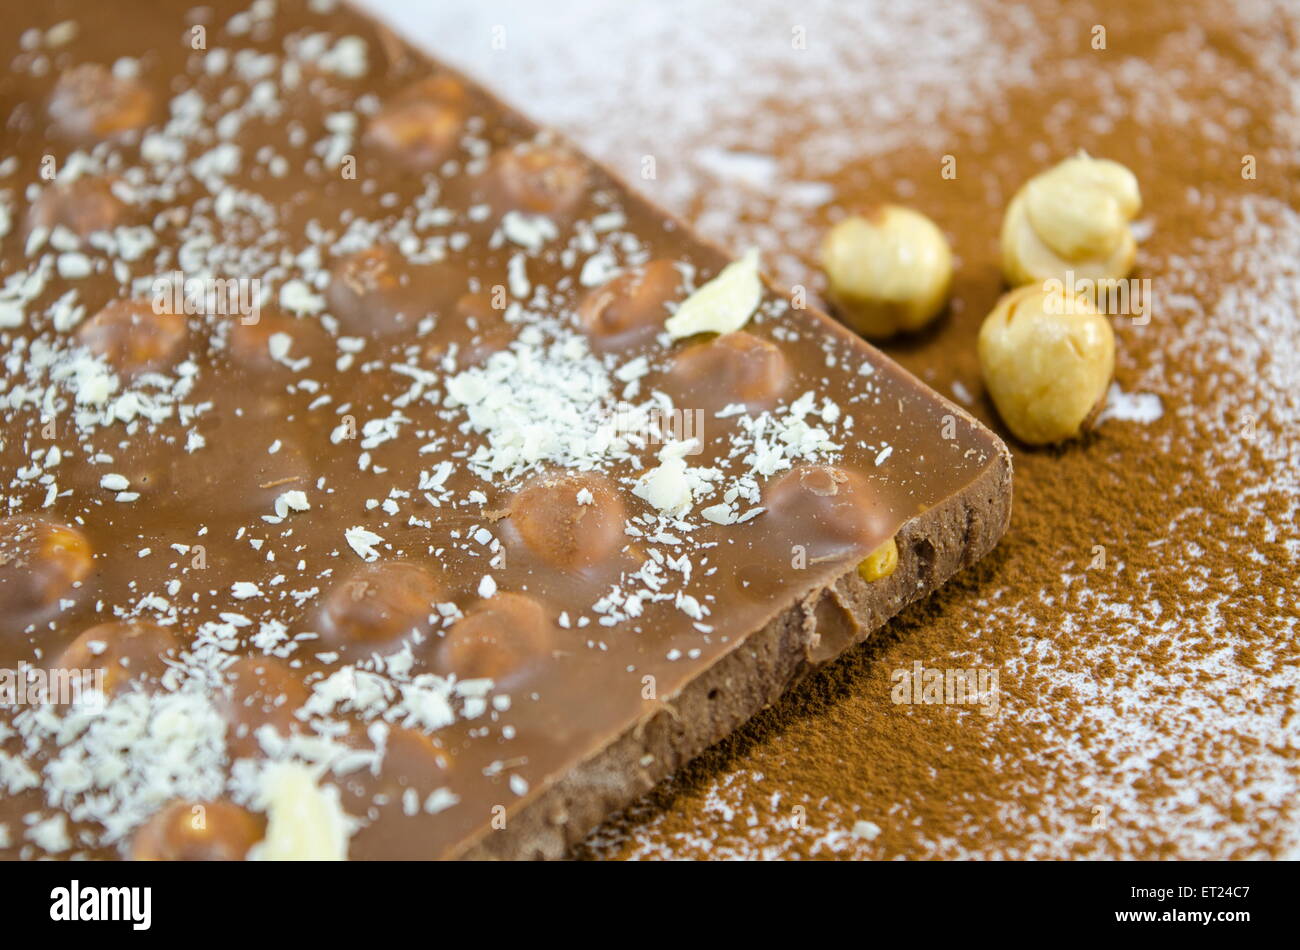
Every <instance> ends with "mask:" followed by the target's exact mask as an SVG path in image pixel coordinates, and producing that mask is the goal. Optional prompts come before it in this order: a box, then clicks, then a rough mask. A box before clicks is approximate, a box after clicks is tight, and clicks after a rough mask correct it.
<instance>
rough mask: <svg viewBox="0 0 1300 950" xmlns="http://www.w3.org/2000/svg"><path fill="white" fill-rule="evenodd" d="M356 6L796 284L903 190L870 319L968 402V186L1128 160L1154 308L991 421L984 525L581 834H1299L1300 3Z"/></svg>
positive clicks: (1004, 187)
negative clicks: (972, 700)
mask: <svg viewBox="0 0 1300 950" xmlns="http://www.w3.org/2000/svg"><path fill="white" fill-rule="evenodd" d="M371 6H372V7H373V8H374V9H376V10H378V11H379V12H380V13H381V14H383V15H385V16H387V17H388V18H390V19H391V20H393V21H395V22H397V23H399V24H401V25H402V26H403V28H404V30H405V31H406V32H408V33H410V34H412V35H414V36H415V37H416V38H417V39H423V40H425V41H426V42H427V43H428V45H430V46H431V47H432V48H433V49H434V51H435V52H437V53H439V54H441V55H443V56H445V57H447V58H449V59H451V60H452V61H454V62H458V63H459V64H461V65H462V66H464V67H466V68H468V69H469V70H470V71H471V72H473V73H475V74H476V75H478V76H479V77H480V78H482V79H484V80H485V81H486V82H487V83H488V84H489V85H491V86H494V87H495V88H496V89H497V90H498V91H500V92H502V93H503V94H504V95H505V96H506V97H507V98H509V99H512V100H513V101H514V102H516V103H518V104H520V105H521V106H523V107H525V108H526V109H527V110H528V111H529V112H530V113H532V114H533V115H534V116H535V117H537V118H539V119H541V120H543V121H549V122H551V123H553V124H555V125H556V126H558V127H559V128H561V129H562V130H563V131H565V132H567V133H568V134H570V135H572V136H573V137H574V138H575V139H576V140H577V141H578V142H579V143H580V144H581V145H583V146H584V147H585V148H587V149H589V150H590V151H592V152H593V153H594V154H596V156H597V157H599V158H602V159H603V160H604V161H606V162H607V163H608V164H609V165H610V166H611V167H613V168H614V169H615V170H617V171H619V172H621V173H622V174H624V175H625V176H627V177H628V178H629V180H632V181H633V182H634V183H635V184H636V185H637V186H638V187H639V188H641V189H642V190H643V191H644V192H645V193H647V194H648V195H650V196H651V197H652V198H655V199H656V200H659V201H661V202H662V203H663V204H665V205H666V206H668V207H669V208H670V209H672V210H674V211H677V212H679V213H682V214H684V215H685V216H686V217H687V218H688V219H689V220H691V221H692V222H693V223H694V224H695V225H696V226H697V227H698V228H699V229H700V230H701V231H702V232H703V233H704V234H705V235H706V236H707V237H710V238H712V239H714V240H716V241H718V242H720V243H722V244H723V245H724V246H726V247H728V248H730V249H732V250H733V251H735V252H736V253H739V252H740V251H741V250H743V249H744V248H746V247H748V246H751V245H755V244H756V245H758V246H760V247H761V248H763V250H764V253H765V260H766V263H767V266H768V268H769V269H770V270H771V271H773V272H774V273H775V274H776V275H777V276H779V278H780V279H781V280H783V281H784V282H786V283H787V284H791V285H795V284H799V285H806V286H808V287H809V288H810V289H811V290H812V292H813V297H814V299H815V298H816V290H817V288H818V286H819V283H818V282H819V275H818V273H817V270H816V265H815V253H816V245H817V241H818V239H819V237H820V235H821V233H822V232H823V231H824V230H825V228H826V227H827V225H828V224H829V223H831V222H833V221H834V220H836V219H837V218H838V217H839V216H841V215H843V214H844V213H846V212H848V211H850V210H857V209H860V208H862V207H864V206H869V205H870V204H872V203H874V202H878V201H896V202H899V203H903V204H908V205H910V206H912V207H915V208H917V209H918V210H921V211H923V212H925V213H926V214H928V215H930V216H931V217H932V218H933V219H934V220H935V221H936V222H937V223H938V224H939V226H940V227H941V228H942V229H943V230H944V231H945V232H946V233H947V234H948V236H949V238H950V240H951V241H952V242H953V248H954V251H955V253H956V255H957V259H958V260H957V276H956V282H955V285H954V291H953V303H952V307H951V312H950V314H949V315H948V316H947V317H945V318H942V319H941V320H940V321H939V322H938V324H937V325H936V326H935V327H933V328H932V329H931V330H929V331H927V332H926V333H924V334H922V335H920V336H919V337H916V338H913V339H909V340H905V341H903V342H897V343H893V344H890V345H887V346H885V347H884V349H885V350H886V351H887V352H888V353H890V355H892V356H893V357H894V358H895V359H897V360H899V361H900V362H901V363H902V364H903V365H904V366H906V367H908V368H909V369H910V370H912V371H913V372H914V373H916V374H917V375H918V376H920V377H921V378H922V379H924V380H926V381H927V382H928V383H930V384H931V385H932V386H934V387H935V388H936V389H938V390H939V391H940V392H942V393H944V394H945V395H948V396H949V397H950V398H953V399H954V400H955V401H957V402H960V403H962V404H964V405H966V406H967V407H968V408H969V409H970V410H971V411H972V412H973V413H974V414H975V415H976V416H978V417H979V418H980V419H982V420H983V421H985V422H988V423H990V424H992V425H994V426H995V427H996V428H997V429H998V430H999V431H1003V432H1004V431H1005V430H1003V429H1002V428H1001V426H1000V423H999V422H998V420H997V418H996V415H995V413H994V412H993V409H992V406H991V405H990V403H989V402H988V400H987V399H986V397H985V396H984V393H983V387H982V383H981V380H980V375H979V370H978V365H977V362H976V356H975V337H976V333H977V331H978V328H979V324H980V321H981V320H982V318H983V317H984V315H985V314H986V313H987V312H988V311H989V309H990V308H991V307H992V305H993V303H994V301H995V300H996V299H997V297H998V296H999V294H1000V293H1001V291H1002V289H1003V288H1002V285H1001V278H1000V274H999V269H998V263H997V249H998V248H997V236H998V228H999V226H1000V223H1001V213H1002V209H1003V208H1004V207H1005V204H1006V202H1007V201H1008V200H1009V199H1010V197H1011V195H1012V194H1013V193H1014V191H1015V189H1016V188H1017V187H1019V185H1020V184H1021V183H1022V182H1023V181H1024V180H1026V179H1027V178H1028V177H1029V176H1030V175H1032V174H1034V173H1035V172H1037V171H1039V170H1041V169H1043V168H1045V167H1047V166H1048V165H1050V164H1051V163H1053V162H1055V161H1058V160H1059V159H1061V158H1063V157H1065V156H1067V155H1069V154H1071V153H1073V152H1074V151H1075V150H1077V149H1079V148H1084V149H1087V150H1088V151H1089V152H1090V153H1091V154H1093V155H1096V156H1100V157H1106V158H1112V159H1116V160H1118V161H1120V162H1123V163H1124V164H1126V165H1128V166H1129V167H1130V168H1131V169H1132V170H1133V171H1134V172H1135V173H1136V174H1137V176H1138V178H1139V180H1140V182H1141V186H1142V193H1143V199H1144V208H1143V212H1142V214H1141V216H1140V219H1139V222H1138V232H1139V237H1140V238H1141V243H1140V250H1139V257H1138V270H1137V272H1136V273H1135V274H1134V276H1135V277H1137V278H1149V279H1150V281H1151V284H1150V289H1151V291H1152V294H1153V307H1152V313H1151V317H1150V321H1149V322H1148V323H1146V324H1145V325H1135V322H1134V321H1133V320H1132V319H1130V318H1129V317H1126V316H1116V317H1114V318H1113V324H1114V326H1115V330H1116V335H1117V344H1118V358H1117V368H1116V383H1117V387H1118V388H1117V389H1114V390H1112V397H1111V400H1110V402H1109V404H1108V406H1107V408H1106V409H1105V411H1104V412H1103V414H1102V419H1101V421H1100V424H1099V426H1098V428H1097V429H1096V431H1095V432H1093V433H1092V434H1091V435H1089V436H1088V437H1087V438H1085V439H1083V440H1082V441H1079V442H1076V443H1073V444H1070V445H1067V446H1065V447H1062V448H1059V449H1049V450H1028V449H1025V448H1023V447H1021V446H1015V445H1013V450H1014V452H1015V462H1016V499H1015V508H1014V513H1013V518H1012V525H1011V528H1010V530H1009V531H1008V533H1007V535H1006V537H1005V538H1004V540H1003V541H1002V542H1001V544H1000V545H999V547H998V548H997V549H996V550H995V551H994V553H993V554H992V555H990V556H989V557H988V558H986V559H985V560H984V561H983V562H981V563H980V564H978V565H977V566H975V567H974V568H973V569H971V570H969V571H967V572H966V573H965V574H963V575H961V576H959V577H958V578H957V579H956V580H955V581H954V582H952V583H950V584H949V585H948V586H947V587H946V588H945V589H943V590H942V591H941V592H940V593H939V594H937V595H935V596H933V597H931V598H930V599H929V600H928V601H926V602H924V603H922V604H919V605H917V606H916V607H913V608H912V609H910V610H908V611H907V612H906V613H904V614H903V615H902V616H900V617H898V618H897V619H896V620H895V621H893V622H892V623H891V624H890V625H889V626H888V627H887V628H885V630H884V631H883V632H882V633H881V634H880V635H879V636H877V637H876V638H875V639H874V640H873V641H872V643H871V644H869V645H868V646H867V647H865V648H862V649H860V650H857V651H853V652H852V653H851V654H850V655H848V656H847V657H845V658H844V659H842V660H841V661H839V662H838V663H836V664H835V665H834V666H832V667H831V668H830V669H829V670H828V671H826V672H825V673H823V674H820V675H818V676H816V677H814V678H813V679H811V680H810V681H808V682H806V683H805V684H803V685H802V686H801V687H800V688H798V689H797V690H795V691H794V692H793V693H792V694H791V695H789V696H787V697H786V699H785V700H783V701H782V702H781V703H780V704H779V705H778V706H776V707H775V708H773V709H770V710H768V711H767V712H766V713H764V714H762V715H760V716H759V717H758V718H757V719H756V720H754V721H753V722H751V723H750V724H749V725H748V726H747V727H746V728H744V729H742V730H741V731H740V732H739V733H737V734H736V735H734V736H733V737H732V738H731V739H729V740H728V741H726V742H724V743H722V744H721V745H720V746H719V747H717V748H715V749H714V750H712V751H711V752H709V753H708V754H707V755H705V756H704V757H702V758H701V759H700V760H698V761H697V762H695V763H693V764H692V765H691V766H690V767H688V768H687V769H685V770H684V771H683V772H682V773H680V774H679V775H678V776H676V777H675V778H674V779H673V780H672V781H670V782H668V783H666V784H664V785H663V786H661V787H660V788H659V789H657V790H656V791H655V792H654V793H653V794H652V795H650V796H648V797H647V798H646V799H645V800H644V801H642V802H640V803H639V804H637V805H636V806H634V807H633V808H631V809H629V810H628V812H627V813H626V814H625V815H623V816H621V817H620V818H618V819H616V820H613V821H611V822H608V823H607V824H606V825H605V826H604V827H603V828H601V829H600V830H599V831H598V832H597V833H596V834H594V835H593V836H592V837H591V838H590V839H589V841H588V842H587V844H586V845H585V846H584V847H583V849H582V854H583V855H585V856H591V857H601V858H643V857H672V858H700V857H735V858H760V857H772V858H777V857H781V858H791V857H828V856H841V857H849V856H852V857H864V858H896V857H905V858H934V857H948V858H951V857H983V858H994V857H1038V858H1047V857H1067V856H1087V857H1182V858H1211V857H1232V858H1245V857H1281V856H1293V857H1294V856H1297V855H1300V814H1298V808H1297V804H1296V798H1297V796H1296V788H1297V779H1298V778H1300V762H1298V761H1297V751H1298V749H1300V720H1298V719H1297V716H1296V714H1295V710H1296V708H1297V703H1298V701H1300V696H1298V695H1297V690H1298V687H1300V663H1298V660H1300V657H1298V656H1297V648H1296V633H1297V616H1298V615H1300V608H1298V604H1297V587H1298V586H1300V585H1297V581H1296V578H1297V573H1298V572H1297V562H1300V527H1298V524H1297V514H1298V511H1297V509H1298V508H1300V503H1298V501H1297V499H1300V486H1298V485H1297V474H1296V473H1297V470H1298V466H1297V462H1298V461H1300V459H1298V458H1297V456H1298V455H1300V426H1298V425H1297V416H1298V414H1300V413H1298V411H1297V402H1298V401H1300V395H1298V394H1300V369H1298V366H1297V337H1298V336H1300V329H1298V328H1300V316H1298V314H1297V309H1298V305H1300V210H1298V208H1300V204H1298V203H1297V197H1298V195H1300V125H1297V123H1296V121H1295V114H1296V110H1297V106H1298V105H1300V10H1298V9H1297V8H1295V7H1294V6H1290V7H1288V6H1286V5H1284V4H1281V3H1278V4H1271V3H1240V4H1236V5H1235V6H1234V5H1228V4H1222V3H1218V2H1208V0H1207V2H1193V3H1182V4H1177V5H1173V4H1163V3H1145V2H1142V3H1122V2H1115V3H1105V4H1077V5H1076V4H1072V5H1070V7H1069V8H1068V9H1067V10H1060V9H1058V8H1057V5H1056V4H1050V3H1035V4H1031V5H1029V6H1028V7H1024V8H1015V9H1012V8H1007V7H1004V6H1003V5H1001V4H995V3H987V4H984V3H972V2H961V3H955V4H944V5H942V8H940V7H939V6H937V5H936V7H935V8H933V9H928V10H927V9H921V8H917V7H916V6H915V5H906V6H905V7H904V8H901V9H900V8H899V6H901V5H892V4H886V3H879V4H875V3H871V4H864V5H861V6H856V5H855V7H854V9H853V10H845V9H841V7H843V6H845V5H842V4H836V3H833V2H827V3H814V4H798V5H791V4H783V3H779V2H767V0H764V2H756V3H749V4H746V5H745V7H744V9H743V12H742V11H741V10H740V9H738V8H735V7H734V5H731V6H732V9H731V10H728V9H727V7H728V5H726V4H711V3H701V2H691V3H660V4H654V5H636V7H635V9H633V8H632V6H631V5H627V4H618V5H614V4H609V5H607V6H601V7H598V8H597V9H596V10H595V11H594V12H593V11H591V10H590V9H584V8H587V7H588V5H586V4H582V3H579V2H576V0H574V2H565V3H558V4H547V5H545V9H541V8H540V7H538V5H535V4H529V3H526V2H523V0H513V2H485V3H479V4H475V5H473V9H472V10H470V11H461V10H454V11H453V10H451V9H448V10H446V11H445V12H444V11H441V10H439V11H438V12H433V13H430V12H428V8H427V7H422V5H420V4H418V3H415V2H411V0H390V2H387V3H379V2H376V3H373V4H371ZM787 7H788V8H789V9H787ZM795 8H797V9H798V12H793V11H794V10H795ZM1097 27H1103V28H1104V31H1105V48H1104V49H1095V48H1093V47H1094V45H1095V44H1096V42H1097V38H1098V37H1099V33H1098V31H1097V29H1096V28H1097ZM801 42H802V46H803V48H799V46H800V44H801ZM646 156H652V157H653V158H654V171H655V177H654V178H653V179H646V178H644V177H643V176H642V170H643V169H644V168H645V167H646ZM945 156H951V161H950V162H949V163H948V164H949V167H952V166H953V164H954V163H955V171H956V177H955V178H945V177H943V175H942V171H943V168H944V162H945ZM1248 156H1249V157H1250V158H1247V157H1248ZM1243 162H1245V164H1243ZM1252 163H1253V170H1254V177H1249V176H1248V174H1247V175H1243V171H1244V170H1245V171H1246V172H1247V173H1249V171H1250V166H1251V165H1252ZM915 662H920V663H921V664H922V665H923V666H924V667H926V668H932V669H939V670H948V669H959V668H960V669H966V668H976V669H984V670H996V671H997V672H998V676H999V685H1000V695H999V708H998V712H997V714H996V715H992V716H989V715H985V714H984V713H983V712H982V711H981V709H980V707H979V706H975V705H923V704H910V705H896V704H894V703H893V702H892V701H891V689H892V688H893V685H894V683H893V680H892V679H891V674H892V673H893V671H895V670H899V669H911V668H912V667H913V664H914V663H915Z"/></svg>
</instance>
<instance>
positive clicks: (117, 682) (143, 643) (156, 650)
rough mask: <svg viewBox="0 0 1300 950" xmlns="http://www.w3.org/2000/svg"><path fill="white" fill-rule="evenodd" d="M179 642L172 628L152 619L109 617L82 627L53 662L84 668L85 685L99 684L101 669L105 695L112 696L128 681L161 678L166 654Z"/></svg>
mask: <svg viewBox="0 0 1300 950" xmlns="http://www.w3.org/2000/svg"><path fill="white" fill-rule="evenodd" d="M178 646H179V642H178V641H177V639H176V637H175V636H174V635H173V634H172V632H171V630H169V629H168V628H167V627H164V626H161V625H159V624H156V623H153V622H152V621H148V620H125V621H110V622H109V623H101V624H99V625H98V626H94V627H91V628H90V629H89V630H85V631H83V632H82V633H81V635H80V636H78V637H77V638H76V639H75V640H73V641H72V642H71V643H69V644H68V645H67V646H66V647H64V648H63V652H61V653H60V654H59V655H58V657H57V658H56V659H55V661H54V664H53V666H54V668H55V669H60V670H69V671H74V670H75V671H84V675H83V676H82V677H81V682H82V685H83V687H85V688H91V687H94V686H96V685H97V684H96V680H95V674H96V673H97V672H98V671H102V672H103V680H102V685H103V690H104V695H105V696H110V697H111V696H114V695H116V694H117V693H119V692H121V691H122V690H123V689H125V688H126V687H127V686H128V685H138V684H150V683H153V682H155V681H156V680H158V679H159V678H160V677H161V676H162V675H163V674H164V673H165V672H167V663H166V660H165V658H166V657H167V656H168V655H170V654H174V653H175V652H176V650H177V648H178Z"/></svg>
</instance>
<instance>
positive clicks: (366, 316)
mask: <svg viewBox="0 0 1300 950" xmlns="http://www.w3.org/2000/svg"><path fill="white" fill-rule="evenodd" d="M466 283H467V279H466V277H465V276H464V275H463V274H461V273H459V272H458V271H457V269H456V268H455V267H454V266H453V265H451V264H450V263H440V264H433V265H428V264H411V263H409V262H408V261H407V260H406V259H405V258H404V257H403V256H402V255H401V254H399V253H398V252H397V251H396V250H394V249H393V248H391V247H388V246H386V245H376V246H374V247H369V248H366V249H365V250H362V251H357V252H355V253H353V254H349V255H348V256H347V257H344V258H341V259H340V260H338V261H336V262H335V264H334V266H333V267H332V268H331V269H330V284H329V289H328V290H327V291H326V300H327V301H328V303H329V312H330V313H332V314H333V315H334V316H335V317H337V318H338V321H339V323H340V324H342V326H343V329H344V331H345V332H347V333H349V334H353V335H355V336H374V335H380V336H387V335H391V334H397V333H402V332H409V331H411V330H412V329H414V327H415V326H416V324H418V323H419V322H420V321H421V320H423V319H424V318H425V317H426V316H427V315H429V314H430V313H438V312H440V311H441V310H442V308H443V307H444V306H446V305H447V304H448V303H450V302H451V301H454V300H455V299H456V298H457V297H458V296H459V295H460V294H461V293H463V291H464V288H465V285H466Z"/></svg>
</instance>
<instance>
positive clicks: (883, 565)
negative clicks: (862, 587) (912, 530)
mask: <svg viewBox="0 0 1300 950" xmlns="http://www.w3.org/2000/svg"><path fill="white" fill-rule="evenodd" d="M897 567H898V543H897V542H896V541H895V540H894V539H893V538H890V539H889V540H888V541H886V542H885V543H884V544H882V545H881V546H880V547H878V548H876V549H875V550H874V551H872V552H871V553H870V554H868V555H867V556H866V557H865V558H863V559H862V563H860V564H859V565H858V575H859V576H860V577H861V578H862V579H863V580H864V581H866V582H867V583H871V582H872V581H879V580H884V579H885V578H886V577H889V576H890V575H891V574H893V573H894V570H895V569H896V568H897Z"/></svg>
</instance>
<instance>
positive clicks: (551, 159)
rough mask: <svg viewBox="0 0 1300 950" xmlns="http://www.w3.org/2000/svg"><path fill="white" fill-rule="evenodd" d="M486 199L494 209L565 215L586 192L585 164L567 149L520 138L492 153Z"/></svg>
mask: <svg viewBox="0 0 1300 950" xmlns="http://www.w3.org/2000/svg"><path fill="white" fill-rule="evenodd" d="M488 175H489V187H488V191H489V200H490V201H491V202H492V204H493V206H494V207H495V208H496V210H497V212H498V213H500V214H504V213H505V212H507V211H522V212H524V213H526V214H544V215H547V216H548V217H565V216H567V215H568V214H569V213H570V212H571V211H573V210H574V209H575V208H576V207H577V206H578V203H579V202H580V201H581V200H582V199H583V197H584V196H585V195H586V193H587V185H588V171H587V164H586V163H585V162H584V161H583V160H582V159H581V158H579V157H578V156H577V155H575V154H574V153H573V152H571V151H569V149H567V148H564V147H563V146H559V145H548V144H544V143H540V142H521V143H519V144H518V145H515V146H513V147H511V148H507V149H504V150H502V151H500V152H497V153H496V154H495V155H493V156H492V167H491V169H490V171H489V172H488Z"/></svg>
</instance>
